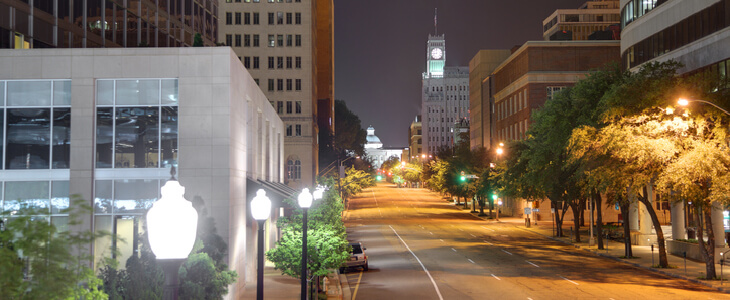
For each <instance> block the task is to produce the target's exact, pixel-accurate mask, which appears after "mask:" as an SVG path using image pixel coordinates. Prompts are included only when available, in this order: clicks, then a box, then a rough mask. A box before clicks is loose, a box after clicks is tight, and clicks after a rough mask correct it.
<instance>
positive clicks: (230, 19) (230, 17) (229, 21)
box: [226, 12, 233, 25]
mask: <svg viewBox="0 0 730 300" xmlns="http://www.w3.org/2000/svg"><path fill="white" fill-rule="evenodd" d="M231 24H233V13H230V12H227V13H226V25H231Z"/></svg>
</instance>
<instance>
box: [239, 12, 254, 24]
mask: <svg viewBox="0 0 730 300" xmlns="http://www.w3.org/2000/svg"><path fill="white" fill-rule="evenodd" d="M238 24H241V23H240V16H239V23H238ZM243 25H251V13H244V14H243Z"/></svg>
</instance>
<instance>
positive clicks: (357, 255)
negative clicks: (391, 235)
mask: <svg viewBox="0 0 730 300" xmlns="http://www.w3.org/2000/svg"><path fill="white" fill-rule="evenodd" d="M350 247H351V248H352V252H351V253H350V258H349V259H348V260H347V261H346V262H345V264H344V265H343V266H342V267H340V273H342V272H344V271H345V269H347V268H356V267H362V269H363V271H367V270H368V256H367V254H365V250H367V248H365V247H363V246H362V243H361V242H355V243H350Z"/></svg>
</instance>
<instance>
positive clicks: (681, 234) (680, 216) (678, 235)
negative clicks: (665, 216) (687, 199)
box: [671, 200, 687, 240]
mask: <svg viewBox="0 0 730 300" xmlns="http://www.w3.org/2000/svg"><path fill="white" fill-rule="evenodd" d="M671 212H672V239H675V240H677V239H686V238H687V225H686V224H684V200H682V201H674V202H672V208H671Z"/></svg>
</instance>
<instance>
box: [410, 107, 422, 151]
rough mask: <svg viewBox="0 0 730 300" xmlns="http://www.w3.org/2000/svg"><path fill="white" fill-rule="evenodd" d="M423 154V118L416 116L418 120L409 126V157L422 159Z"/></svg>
mask: <svg viewBox="0 0 730 300" xmlns="http://www.w3.org/2000/svg"><path fill="white" fill-rule="evenodd" d="M421 153H423V137H422V127H421V116H416V119H415V120H413V122H411V125H410V126H408V155H409V156H411V158H416V157H420V156H421Z"/></svg>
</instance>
